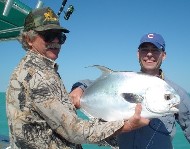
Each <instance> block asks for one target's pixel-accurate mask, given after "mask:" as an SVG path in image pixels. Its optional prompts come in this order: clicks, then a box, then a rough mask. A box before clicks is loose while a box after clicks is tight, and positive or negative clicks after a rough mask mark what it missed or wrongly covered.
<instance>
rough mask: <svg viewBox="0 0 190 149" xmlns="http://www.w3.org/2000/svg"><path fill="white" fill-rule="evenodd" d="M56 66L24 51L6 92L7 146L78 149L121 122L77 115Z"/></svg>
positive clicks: (33, 148) (106, 135)
mask: <svg viewBox="0 0 190 149" xmlns="http://www.w3.org/2000/svg"><path fill="white" fill-rule="evenodd" d="M57 69H58V66H57V64H56V63H55V62H54V61H52V60H50V59H47V58H46V57H43V56H41V55H40V54H37V53H35V52H32V51H28V52H27V54H26V56H25V57H24V58H23V59H22V60H21V62H20V63H19V65H18V67H17V68H16V69H15V70H14V72H13V74H12V76H11V79H10V84H9V87H8V90H7V93H6V100H7V117H8V123H9V131H10V142H11V149H18V148H19V149H63V148H68V149H70V148H78V147H79V148H80V145H77V144H82V143H97V142H99V141H101V140H104V139H105V138H107V137H109V136H111V135H112V134H113V133H114V132H115V131H117V130H118V129H120V128H121V127H122V126H123V125H124V121H114V122H100V121H99V120H98V119H94V120H90V121H87V120H82V119H80V118H78V117H77V115H76V109H75V107H74V105H73V104H72V103H71V101H70V99H69V96H68V93H67V92H66V89H65V87H64V85H63V82H62V80H61V78H60V76H59V74H58V72H57Z"/></svg>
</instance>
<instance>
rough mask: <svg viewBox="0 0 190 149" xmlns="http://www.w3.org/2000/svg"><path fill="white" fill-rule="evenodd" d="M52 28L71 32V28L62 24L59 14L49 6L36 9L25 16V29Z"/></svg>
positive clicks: (43, 29)
mask: <svg viewBox="0 0 190 149" xmlns="http://www.w3.org/2000/svg"><path fill="white" fill-rule="evenodd" d="M50 29H57V30H61V31H62V32H64V33H69V30H67V29H65V28H63V27H61V26H60V23H59V18H58V16H57V15H56V14H55V13H54V12H53V10H52V9H51V8H49V7H47V8H38V9H34V10H32V11H31V12H30V13H29V14H28V15H27V16H26V18H25V22H24V31H29V30H35V31H45V30H50Z"/></svg>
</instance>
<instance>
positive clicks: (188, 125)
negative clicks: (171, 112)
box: [166, 80, 190, 143]
mask: <svg viewBox="0 0 190 149" xmlns="http://www.w3.org/2000/svg"><path fill="white" fill-rule="evenodd" d="M166 82H167V83H168V84H169V85H171V86H172V87H173V88H174V89H175V90H176V91H177V93H178V94H179V96H180V98H181V102H180V104H179V113H178V114H176V120H177V122H178V124H179V125H180V126H181V128H182V130H183V132H184V135H185V137H186V139H187V140H188V141H189V143H190V96H189V95H188V93H187V92H186V91H185V90H184V89H183V88H181V87H180V86H178V85H177V84H175V83H173V82H172V81H170V80H166Z"/></svg>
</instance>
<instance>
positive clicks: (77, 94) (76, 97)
mask: <svg viewBox="0 0 190 149" xmlns="http://www.w3.org/2000/svg"><path fill="white" fill-rule="evenodd" d="M83 92H84V91H83V90H82V89H81V88H80V87H77V88H76V89H74V90H73V91H72V92H71V93H70V94H69V96H70V98H71V102H72V103H73V104H74V106H75V107H76V108H77V109H79V108H80V98H81V96H82V94H83Z"/></svg>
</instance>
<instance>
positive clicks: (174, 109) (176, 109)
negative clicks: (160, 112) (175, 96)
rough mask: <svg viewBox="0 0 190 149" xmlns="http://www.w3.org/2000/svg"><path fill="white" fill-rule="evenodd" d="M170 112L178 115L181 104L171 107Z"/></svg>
mask: <svg viewBox="0 0 190 149" xmlns="http://www.w3.org/2000/svg"><path fill="white" fill-rule="evenodd" d="M170 111H173V112H174V113H177V112H178V111H179V103H176V104H173V105H172V106H171V107H170Z"/></svg>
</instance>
